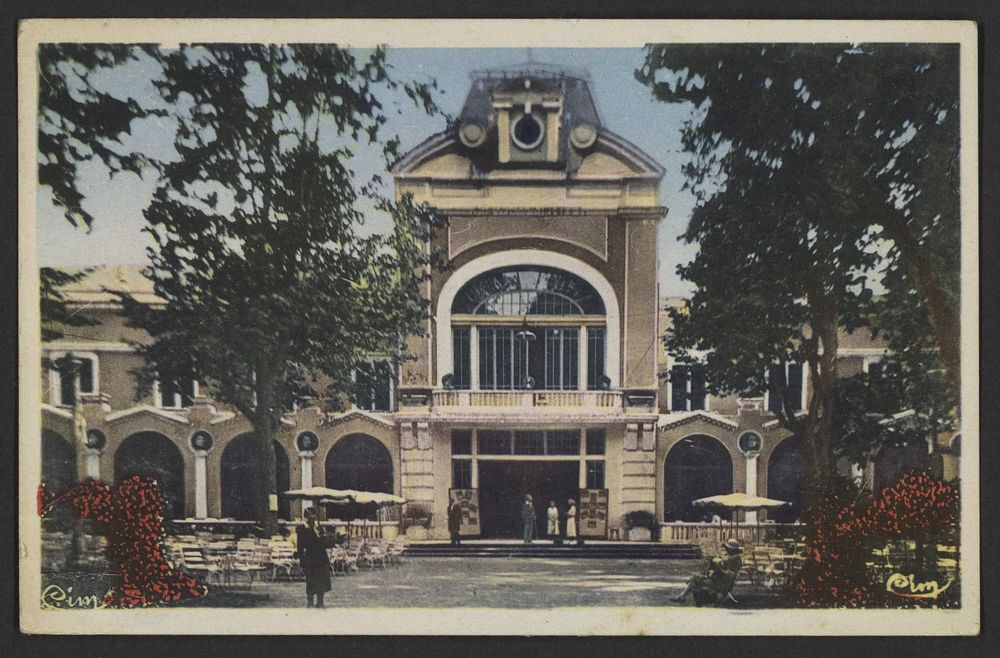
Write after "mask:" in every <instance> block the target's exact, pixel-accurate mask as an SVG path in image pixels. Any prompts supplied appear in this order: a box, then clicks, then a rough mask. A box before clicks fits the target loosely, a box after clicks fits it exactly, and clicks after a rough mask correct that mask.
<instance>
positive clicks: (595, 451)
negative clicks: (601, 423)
mask: <svg viewBox="0 0 1000 658" xmlns="http://www.w3.org/2000/svg"><path fill="white" fill-rule="evenodd" d="M605 443H606V440H605V431H604V428H603V427H593V428H591V429H588V430H587V454H588V455H603V454H604V451H605V449H606V446H605Z"/></svg>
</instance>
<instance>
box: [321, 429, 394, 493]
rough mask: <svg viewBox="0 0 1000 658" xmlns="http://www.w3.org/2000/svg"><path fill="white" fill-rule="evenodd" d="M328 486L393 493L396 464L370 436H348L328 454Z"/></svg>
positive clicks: (334, 445) (326, 467) (357, 434)
mask: <svg viewBox="0 0 1000 658" xmlns="http://www.w3.org/2000/svg"><path fill="white" fill-rule="evenodd" d="M324 466H325V469H324V470H325V479H326V483H325V484H326V486H328V487H331V488H334V489H357V490H360V491H381V492H385V493H392V490H393V463H392V454H391V453H390V452H389V449H388V448H387V447H386V446H385V445H384V444H383V443H382V442H381V441H379V440H378V439H376V438H375V437H373V436H371V435H369V434H361V433H356V434H348V435H347V436H344V437H343V438H341V439H340V440H338V441H337V442H336V443H334V444H333V446H332V447H331V448H330V450H328V451H327V453H326V458H325V459H324Z"/></svg>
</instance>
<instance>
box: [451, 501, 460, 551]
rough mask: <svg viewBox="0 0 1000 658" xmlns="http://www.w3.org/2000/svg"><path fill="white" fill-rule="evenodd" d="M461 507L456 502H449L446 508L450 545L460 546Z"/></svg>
mask: <svg viewBox="0 0 1000 658" xmlns="http://www.w3.org/2000/svg"><path fill="white" fill-rule="evenodd" d="M461 532H462V505H461V503H459V502H458V501H457V500H453V501H451V505H450V506H449V507H448V533H449V534H450V535H451V545H452V546H461V545H462V535H461Z"/></svg>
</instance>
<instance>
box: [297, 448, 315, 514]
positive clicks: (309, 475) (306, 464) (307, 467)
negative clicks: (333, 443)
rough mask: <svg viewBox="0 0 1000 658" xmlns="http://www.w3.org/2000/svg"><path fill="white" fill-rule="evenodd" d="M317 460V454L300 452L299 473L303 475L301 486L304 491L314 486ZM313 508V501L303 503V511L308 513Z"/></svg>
mask: <svg viewBox="0 0 1000 658" xmlns="http://www.w3.org/2000/svg"><path fill="white" fill-rule="evenodd" d="M315 458H316V453H315V452H300V453H299V471H300V472H301V474H302V480H301V482H300V484H299V486H300V487H301V488H303V489H308V488H309V487H311V486H313V460H314V459H315ZM310 507H312V501H311V500H303V501H302V511H303V512H304V511H306V510H307V509H309V508H310Z"/></svg>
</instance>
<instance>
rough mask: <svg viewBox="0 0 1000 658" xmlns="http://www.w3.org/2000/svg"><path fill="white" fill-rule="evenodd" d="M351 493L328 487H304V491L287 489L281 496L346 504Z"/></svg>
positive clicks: (346, 490)
mask: <svg viewBox="0 0 1000 658" xmlns="http://www.w3.org/2000/svg"><path fill="white" fill-rule="evenodd" d="M353 493H354V492H352V491H351V490H349V489H331V488H329V487H306V488H305V489H289V490H288V491H285V492H283V493H282V494H281V495H282V496H285V497H286V498H292V499H296V500H311V501H314V502H320V501H322V499H324V498H329V499H330V501H331V502H346V501H348V500H351V498H352V494H353Z"/></svg>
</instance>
